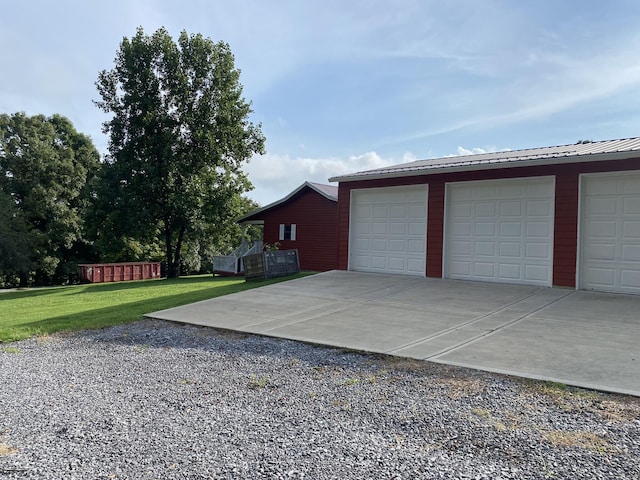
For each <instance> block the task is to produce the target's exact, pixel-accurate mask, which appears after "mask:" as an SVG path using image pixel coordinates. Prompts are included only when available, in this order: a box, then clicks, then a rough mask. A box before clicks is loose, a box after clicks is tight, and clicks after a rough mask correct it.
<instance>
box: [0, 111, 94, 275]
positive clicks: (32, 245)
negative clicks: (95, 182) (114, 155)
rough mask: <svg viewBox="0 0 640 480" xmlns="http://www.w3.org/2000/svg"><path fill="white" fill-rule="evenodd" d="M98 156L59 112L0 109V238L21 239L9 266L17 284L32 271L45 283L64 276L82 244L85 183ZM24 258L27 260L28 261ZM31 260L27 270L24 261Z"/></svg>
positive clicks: (7, 240)
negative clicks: (0, 210) (0, 226)
mask: <svg viewBox="0 0 640 480" xmlns="http://www.w3.org/2000/svg"><path fill="white" fill-rule="evenodd" d="M99 164H100V156H99V154H98V151H97V150H96V149H95V147H94V146H93V143H92V142H91V139H90V138H89V137H87V136H86V135H83V134H81V133H78V132H77V131H76V129H75V128H74V126H73V124H72V123H71V121H69V120H68V119H67V118H65V117H63V116H61V115H53V116H51V117H46V116H44V115H35V116H28V115H26V114H24V113H15V114H12V115H7V114H2V115H0V190H1V193H0V194H1V195H2V205H3V207H2V208H3V209H6V211H5V212H4V214H3V217H4V218H3V219H0V222H2V223H4V224H5V225H9V227H10V228H7V229H3V233H2V235H3V238H2V242H3V243H4V244H5V245H9V244H10V243H13V242H15V241H17V240H16V239H21V240H20V241H21V243H22V245H20V246H19V247H18V246H16V247H15V248H18V250H17V251H16V255H17V256H16V260H18V259H19V261H17V262H16V263H14V264H13V266H11V265H5V275H6V274H7V273H8V270H11V269H13V270H14V273H16V274H19V275H20V278H21V284H23V285H24V284H26V283H27V281H29V279H30V277H33V279H35V283H37V284H44V283H51V282H59V281H61V280H63V277H64V276H66V274H67V273H69V272H70V271H74V270H75V265H73V266H72V267H70V266H69V263H70V261H71V260H72V259H74V258H75V257H77V252H78V251H79V250H81V249H82V248H81V246H80V244H82V243H83V242H84V240H85V238H84V212H85V209H86V208H87V205H88V203H89V201H90V196H91V191H90V189H89V188H88V185H89V184H90V183H91V182H92V179H94V178H95V175H96V174H97V171H98V169H99ZM27 259H28V261H27ZM26 265H31V266H32V268H30V269H29V271H28V272H26V271H25V266H26Z"/></svg>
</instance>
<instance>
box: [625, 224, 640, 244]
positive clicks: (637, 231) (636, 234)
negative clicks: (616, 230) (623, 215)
mask: <svg viewBox="0 0 640 480" xmlns="http://www.w3.org/2000/svg"><path fill="white" fill-rule="evenodd" d="M622 234H623V235H624V237H625V238H628V239H640V221H635V220H633V221H628V222H622Z"/></svg>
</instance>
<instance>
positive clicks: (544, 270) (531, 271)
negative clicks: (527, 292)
mask: <svg viewBox="0 0 640 480" xmlns="http://www.w3.org/2000/svg"><path fill="white" fill-rule="evenodd" d="M548 275H549V268H548V267H547V265H527V266H526V267H525V279H527V280H529V281H532V282H536V281H540V282H543V281H546V280H547V277H548Z"/></svg>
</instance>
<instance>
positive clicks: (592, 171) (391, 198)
mask: <svg viewBox="0 0 640 480" xmlns="http://www.w3.org/2000/svg"><path fill="white" fill-rule="evenodd" d="M639 150H640V138H632V139H624V140H610V141H601V142H580V143H578V144H573V145H564V146H557V147H545V148H535V149H527V150H517V151H506V152H498V153H488V154H481V155H469V156H461V157H451V158H439V159H433V160H420V161H416V162H411V163H405V164H401V165H395V166H391V167H386V168H380V169H376V170H370V171H365V172H358V173H354V174H351V175H344V176H339V177H334V178H331V179H330V181H338V182H339V199H338V251H337V268H339V269H343V270H347V269H349V270H356V271H364V272H384V273H398V274H405V275H419V276H428V277H444V278H452V279H465V280H482V281H491V282H505V283H518V284H531V285H541V286H553V285H556V286H566V287H575V288H580V289H589V290H600V291H610V292H621V293H635V294H640V152H639Z"/></svg>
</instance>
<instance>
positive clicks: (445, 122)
mask: <svg viewBox="0 0 640 480" xmlns="http://www.w3.org/2000/svg"><path fill="white" fill-rule="evenodd" d="M3 3H5V4H4V5H3V7H2V15H1V16H0V41H1V42H2V45H3V46H4V48H3V62H2V74H1V75H0V112H4V113H13V112H16V111H25V112H26V113H28V114H37V113H44V114H47V115H50V114H53V113H60V114H62V115H65V116H67V117H69V118H70V119H71V120H72V121H73V123H74V124H75V126H76V128H77V129H78V130H79V131H81V132H83V133H86V134H88V135H90V136H91V137H92V138H93V141H94V143H95V144H96V146H97V147H98V149H99V150H100V151H101V152H105V151H106V146H107V138H106V137H105V136H104V135H103V134H102V133H101V129H100V125H101V122H102V121H104V120H105V118H106V117H105V116H104V114H102V113H101V112H100V111H99V110H98V109H97V108H96V107H95V106H94V105H93V103H92V100H97V99H98V94H97V91H96V89H95V85H94V83H95V80H96V78H97V75H98V72H99V71H100V70H102V69H110V68H112V66H113V59H114V57H115V54H116V52H117V50H118V45H119V43H120V41H121V40H122V38H123V37H125V36H126V37H131V36H133V35H134V34H135V31H136V28H137V27H138V26H142V27H144V29H145V31H146V33H149V34H150V33H152V32H153V31H155V30H156V29H157V28H158V27H160V26H164V27H166V28H167V29H168V30H169V32H170V33H171V34H172V35H173V36H174V37H177V36H178V34H179V33H180V31H182V30H186V31H187V32H188V33H202V34H203V35H204V36H207V37H209V38H211V39H213V40H215V41H218V40H223V41H225V42H227V43H229V45H230V46H231V49H232V50H233V52H234V54H235V58H236V66H237V67H238V68H240V69H241V70H242V74H241V83H242V84H243V85H244V95H245V97H246V99H247V100H251V101H252V102H253V109H254V114H253V121H254V122H261V123H262V128H263V132H264V134H265V136H266V137H267V154H266V155H264V156H262V157H255V158H253V159H252V161H251V162H250V163H249V164H248V165H247V166H246V171H247V172H248V173H249V178H250V179H251V181H252V182H253V184H254V186H255V190H253V191H252V192H251V193H250V194H249V196H250V197H252V198H254V199H255V200H257V201H258V202H260V203H261V204H266V203H269V202H272V201H274V200H277V199H279V198H281V197H283V196H285V195H286V194H287V193H289V192H290V191H291V190H293V189H294V188H295V187H296V186H298V185H299V184H301V183H302V182H303V181H305V180H311V181H317V182H322V183H327V179H328V177H330V176H334V175H340V174H345V173H350V172H355V171H359V170H365V169H370V168H377V167H381V166H385V165H389V164H394V163H401V162H404V161H410V160H414V159H425V158H432V157H442V156H448V155H458V154H464V153H471V152H483V151H496V150H503V149H520V148H528V147H537V146H548V145H559V144H568V143H575V142H576V141H578V140H582V139H590V140H606V139H613V138H626V137H632V136H639V135H640V129H639V128H638V127H639V126H640V2H637V0H612V1H610V2H602V1H591V0H564V1H559V0H536V1H528V2H523V1H515V0H512V1H496V0H448V1H442V0H439V1H430V0H415V1H412V0H397V1H392V0H381V1H377V0H368V1H358V0H350V1H344V0H338V1H334V0H322V1H316V0H304V1H300V0H299V1H294V0H291V1H284V0H271V1H264V0H245V1H242V2H230V1H217V0H193V1H192V0H182V1H180V2H178V1H175V0H173V1H168V0H155V1H153V0H112V1H109V2H97V1H92V0H76V1H73V0H59V1H57V2H50V1H49V0H39V1H38V0H25V1H22V2H8V1H7V2H3Z"/></svg>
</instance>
